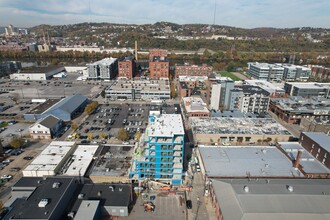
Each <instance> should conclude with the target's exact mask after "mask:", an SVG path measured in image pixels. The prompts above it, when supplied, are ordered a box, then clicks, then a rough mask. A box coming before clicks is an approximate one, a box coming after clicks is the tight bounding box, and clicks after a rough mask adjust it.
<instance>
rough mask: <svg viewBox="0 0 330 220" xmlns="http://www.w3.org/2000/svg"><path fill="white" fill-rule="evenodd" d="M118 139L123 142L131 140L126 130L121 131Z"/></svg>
mask: <svg viewBox="0 0 330 220" xmlns="http://www.w3.org/2000/svg"><path fill="white" fill-rule="evenodd" d="M117 138H118V139H119V140H121V141H127V140H128V139H129V135H128V132H127V131H126V130H125V129H124V128H121V129H119V131H118V133H117Z"/></svg>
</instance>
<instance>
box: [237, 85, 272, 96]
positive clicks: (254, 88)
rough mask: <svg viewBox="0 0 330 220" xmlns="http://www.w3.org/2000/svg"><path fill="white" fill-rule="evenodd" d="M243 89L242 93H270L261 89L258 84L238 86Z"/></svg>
mask: <svg viewBox="0 0 330 220" xmlns="http://www.w3.org/2000/svg"><path fill="white" fill-rule="evenodd" d="M239 88H241V89H242V90H243V92H244V93H250V94H262V95H264V96H269V95H270V93H269V92H268V91H266V90H264V89H261V88H260V87H259V86H251V85H242V86H241V87H239Z"/></svg>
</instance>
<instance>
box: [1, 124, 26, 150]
mask: <svg viewBox="0 0 330 220" xmlns="http://www.w3.org/2000/svg"><path fill="white" fill-rule="evenodd" d="M8 122H9V124H8ZM10 122H11V121H3V123H6V124H8V125H7V126H5V127H2V128H0V139H1V140H2V144H3V145H4V146H5V145H6V144H8V143H9V142H10V141H11V139H13V138H15V137H17V138H21V137H25V136H28V135H29V126H30V124H27V123H15V124H12V123H10Z"/></svg>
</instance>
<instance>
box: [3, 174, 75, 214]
mask: <svg viewBox="0 0 330 220" xmlns="http://www.w3.org/2000/svg"><path fill="white" fill-rule="evenodd" d="M30 181H33V182H37V185H36V186H33V187H36V188H35V189H34V190H33V192H32V193H31V194H30V195H29V196H28V197H25V198H24V197H23V198H18V199H16V200H15V202H14V203H13V204H12V205H11V207H10V208H9V213H8V214H7V215H6V217H5V218H4V219H6V220H7V219H8V220H9V219H42V220H54V219H63V217H64V216H65V214H66V210H67V208H68V205H69V204H70V202H71V201H72V198H73V196H74V193H75V192H76V190H77V187H78V181H76V180H75V179H74V178H72V177H48V178H47V179H45V180H40V179H38V181H37V180H32V179H31V180H30ZM25 182H27V180H25ZM22 184H23V183H22ZM28 185H29V184H28Z"/></svg>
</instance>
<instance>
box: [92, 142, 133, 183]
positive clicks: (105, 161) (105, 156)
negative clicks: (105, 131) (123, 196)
mask: <svg viewBox="0 0 330 220" xmlns="http://www.w3.org/2000/svg"><path fill="white" fill-rule="evenodd" d="M133 153H134V148H133V147H131V146H104V147H103V148H102V150H101V152H100V155H98V157H97V160H96V162H95V164H94V166H93V168H92V169H91V172H90V176H127V177H128V170H129V168H130V167H131V160H132V155H133Z"/></svg>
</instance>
